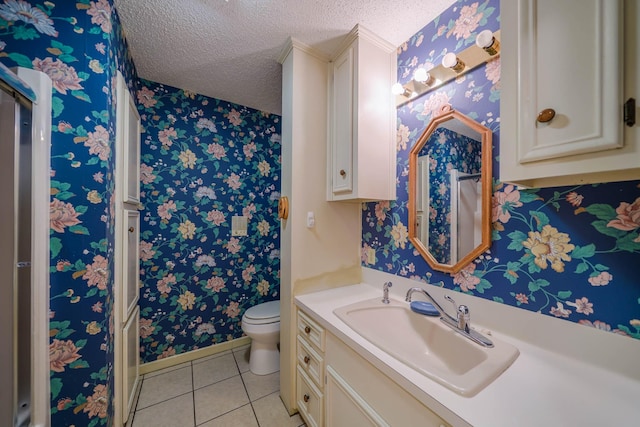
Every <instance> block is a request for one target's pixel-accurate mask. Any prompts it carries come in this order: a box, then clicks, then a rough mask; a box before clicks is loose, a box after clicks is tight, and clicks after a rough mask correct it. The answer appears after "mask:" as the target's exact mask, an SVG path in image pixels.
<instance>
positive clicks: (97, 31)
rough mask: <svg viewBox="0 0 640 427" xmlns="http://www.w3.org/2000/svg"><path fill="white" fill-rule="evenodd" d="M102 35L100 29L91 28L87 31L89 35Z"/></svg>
mask: <svg viewBox="0 0 640 427" xmlns="http://www.w3.org/2000/svg"><path fill="white" fill-rule="evenodd" d="M100 33H102V29H100V27H91V29H90V30H89V34H100Z"/></svg>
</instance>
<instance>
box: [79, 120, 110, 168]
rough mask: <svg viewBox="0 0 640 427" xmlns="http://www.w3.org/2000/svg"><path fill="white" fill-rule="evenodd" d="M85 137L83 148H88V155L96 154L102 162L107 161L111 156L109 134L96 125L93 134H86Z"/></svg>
mask: <svg viewBox="0 0 640 427" xmlns="http://www.w3.org/2000/svg"><path fill="white" fill-rule="evenodd" d="M87 135H88V138H87V140H86V141H85V142H84V146H85V147H89V154H97V155H98V158H100V160H103V161H106V160H108V159H109V154H111V147H110V146H109V132H108V131H107V130H106V129H105V128H104V127H103V126H102V125H98V126H96V127H95V132H88V133H87Z"/></svg>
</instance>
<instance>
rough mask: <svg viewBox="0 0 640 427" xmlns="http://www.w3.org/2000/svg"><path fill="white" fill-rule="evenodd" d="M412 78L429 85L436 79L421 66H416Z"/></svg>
mask: <svg viewBox="0 0 640 427" xmlns="http://www.w3.org/2000/svg"><path fill="white" fill-rule="evenodd" d="M413 79H414V80H415V81H417V82H420V83H422V84H423V85H427V86H431V85H432V84H433V83H435V81H436V79H435V78H434V77H433V76H432V75H431V74H429V72H428V71H427V70H426V69H424V68H422V67H420V68H416V70H415V71H414V72H413Z"/></svg>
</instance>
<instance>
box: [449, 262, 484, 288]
mask: <svg viewBox="0 0 640 427" xmlns="http://www.w3.org/2000/svg"><path fill="white" fill-rule="evenodd" d="M475 271H476V265H475V264H474V263H470V264H467V266H466V267H464V268H463V269H462V270H460V271H459V272H458V273H456V274H455V275H454V276H453V283H455V284H456V285H459V286H460V289H461V290H462V291H463V292H467V291H470V290H473V289H475V288H476V286H477V285H478V283H480V277H478V276H475V275H474V274H473V273H474V272H475Z"/></svg>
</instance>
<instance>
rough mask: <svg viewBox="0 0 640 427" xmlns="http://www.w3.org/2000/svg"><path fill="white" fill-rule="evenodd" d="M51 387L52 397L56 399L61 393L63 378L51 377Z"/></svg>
mask: <svg viewBox="0 0 640 427" xmlns="http://www.w3.org/2000/svg"><path fill="white" fill-rule="evenodd" d="M49 388H50V389H51V398H52V399H55V398H56V397H58V395H60V390H62V380H61V379H60V378H51V381H49Z"/></svg>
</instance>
